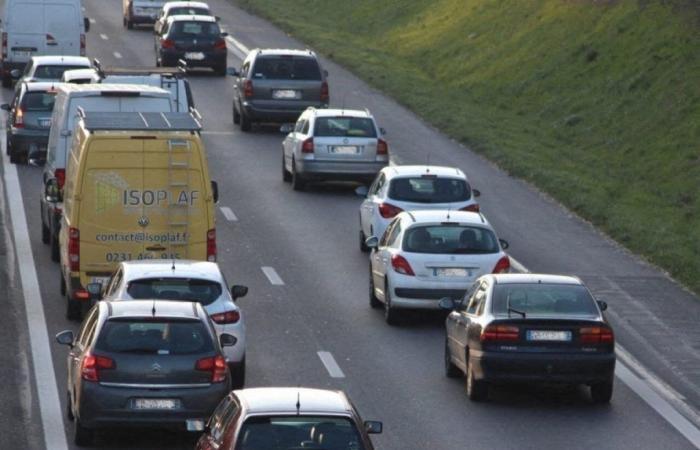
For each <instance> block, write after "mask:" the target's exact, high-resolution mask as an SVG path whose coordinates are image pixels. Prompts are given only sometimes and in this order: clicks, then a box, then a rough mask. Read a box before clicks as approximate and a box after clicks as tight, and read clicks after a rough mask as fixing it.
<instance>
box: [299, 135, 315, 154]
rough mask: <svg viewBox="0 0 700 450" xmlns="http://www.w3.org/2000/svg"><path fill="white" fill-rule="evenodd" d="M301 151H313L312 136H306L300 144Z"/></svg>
mask: <svg viewBox="0 0 700 450" xmlns="http://www.w3.org/2000/svg"><path fill="white" fill-rule="evenodd" d="M301 152H302V153H313V152H314V138H308V139H307V140H305V141H304V142H303V143H302V144H301Z"/></svg>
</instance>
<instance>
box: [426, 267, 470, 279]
mask: <svg viewBox="0 0 700 450" xmlns="http://www.w3.org/2000/svg"><path fill="white" fill-rule="evenodd" d="M435 275H436V276H438V277H468V276H471V271H470V270H467V269H463V268H460V267H441V268H439V269H435Z"/></svg>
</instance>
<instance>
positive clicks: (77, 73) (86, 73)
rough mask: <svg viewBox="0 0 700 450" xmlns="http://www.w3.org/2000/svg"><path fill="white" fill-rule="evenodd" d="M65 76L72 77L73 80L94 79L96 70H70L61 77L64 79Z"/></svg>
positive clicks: (90, 68)
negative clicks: (81, 78) (80, 78)
mask: <svg viewBox="0 0 700 450" xmlns="http://www.w3.org/2000/svg"><path fill="white" fill-rule="evenodd" d="M66 75H70V76H73V77H75V78H79V77H90V78H93V77H96V76H97V70H95V69H93V68H92V67H89V68H83V69H70V70H66V71H65V72H63V76H64V77H65V76H66Z"/></svg>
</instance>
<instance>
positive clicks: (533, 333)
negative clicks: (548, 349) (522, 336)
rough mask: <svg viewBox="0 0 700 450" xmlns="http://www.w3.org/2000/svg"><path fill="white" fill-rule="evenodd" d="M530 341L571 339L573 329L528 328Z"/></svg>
mask: <svg viewBox="0 0 700 450" xmlns="http://www.w3.org/2000/svg"><path fill="white" fill-rule="evenodd" d="M527 340H528V341H570V340H571V331H549V330H528V332H527Z"/></svg>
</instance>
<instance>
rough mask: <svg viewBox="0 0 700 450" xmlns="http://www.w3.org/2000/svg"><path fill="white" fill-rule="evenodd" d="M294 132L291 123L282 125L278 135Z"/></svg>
mask: <svg viewBox="0 0 700 450" xmlns="http://www.w3.org/2000/svg"><path fill="white" fill-rule="evenodd" d="M292 131H294V125H293V124H291V123H284V124H282V126H281V127H280V133H284V134H289V133H291V132H292Z"/></svg>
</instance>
